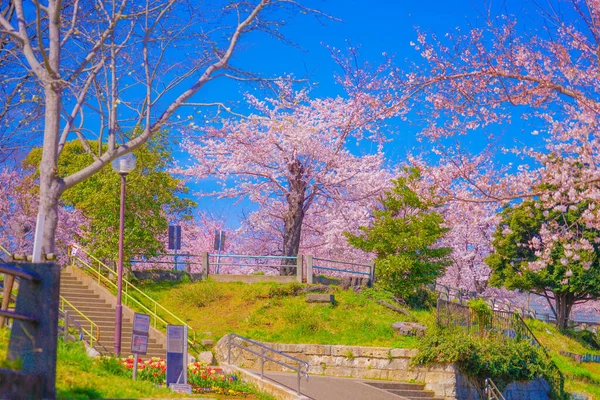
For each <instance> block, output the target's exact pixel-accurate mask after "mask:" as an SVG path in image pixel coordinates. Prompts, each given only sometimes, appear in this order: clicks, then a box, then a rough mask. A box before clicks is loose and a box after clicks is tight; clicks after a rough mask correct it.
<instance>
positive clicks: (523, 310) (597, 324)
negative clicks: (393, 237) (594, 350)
mask: <svg viewBox="0 0 600 400" xmlns="http://www.w3.org/2000/svg"><path fill="white" fill-rule="evenodd" d="M428 287H429V289H431V290H433V291H435V292H436V293H437V294H438V295H439V297H440V298H442V299H443V300H446V301H451V300H456V301H458V303H459V304H463V303H464V302H466V301H468V300H473V299H482V300H484V301H486V302H487V303H488V305H489V306H490V307H491V308H492V310H496V311H507V312H517V313H519V314H520V315H521V316H522V317H525V318H533V319H538V320H540V321H544V322H547V323H550V322H556V318H554V316H553V315H551V314H547V313H540V312H538V311H536V310H534V309H532V308H529V306H527V307H523V306H519V305H516V304H514V303H513V302H511V301H509V300H505V299H499V298H495V297H491V296H483V295H481V294H479V293H477V292H473V291H468V290H465V289H460V288H456V287H452V286H448V285H442V284H439V283H435V284H433V285H429V286H428ZM524 295H527V296H539V297H542V296H540V295H538V294H535V293H525V294H524ZM527 303H528V304H529V301H528V302H527ZM569 325H570V326H571V327H572V328H573V327H582V328H583V329H588V330H589V329H590V328H593V329H592V331H594V332H598V330H600V329H599V328H600V321H584V320H577V319H570V320H569Z"/></svg>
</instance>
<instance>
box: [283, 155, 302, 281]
mask: <svg viewBox="0 0 600 400" xmlns="http://www.w3.org/2000/svg"><path fill="white" fill-rule="evenodd" d="M288 169H289V172H290V175H289V178H288V184H289V191H288V194H287V195H286V200H287V203H288V210H287V213H286V214H285V216H284V218H283V221H284V227H283V255H284V256H287V257H297V256H298V250H299V249H300V236H301V234H302V221H303V220H304V202H305V200H306V182H304V179H303V178H304V167H303V166H302V163H301V162H300V160H298V159H296V160H294V161H292V162H290V164H289V167H288ZM281 265H282V267H281V275H293V274H295V273H296V268H295V266H296V260H294V259H290V258H286V259H283V260H282V262H281ZM292 265H293V267H292Z"/></svg>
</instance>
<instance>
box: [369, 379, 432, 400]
mask: <svg viewBox="0 0 600 400" xmlns="http://www.w3.org/2000/svg"><path fill="white" fill-rule="evenodd" d="M365 383H366V384H367V385H370V386H373V387H376V388H378V389H382V390H385V391H386V392H389V393H391V394H395V395H397V396H401V397H403V398H405V399H409V400H444V399H443V398H441V397H435V393H434V392H432V391H431V390H425V384H422V383H400V382H365Z"/></svg>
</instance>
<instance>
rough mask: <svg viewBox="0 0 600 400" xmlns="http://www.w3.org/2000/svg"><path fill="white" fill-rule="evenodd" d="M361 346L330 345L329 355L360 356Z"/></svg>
mask: <svg viewBox="0 0 600 400" xmlns="http://www.w3.org/2000/svg"><path fill="white" fill-rule="evenodd" d="M362 349H363V348H362V347H360V346H331V355H332V356H335V357H348V355H350V354H352V357H360V356H362Z"/></svg>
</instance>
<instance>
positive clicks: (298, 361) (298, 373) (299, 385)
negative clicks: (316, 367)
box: [298, 361, 300, 396]
mask: <svg viewBox="0 0 600 400" xmlns="http://www.w3.org/2000/svg"><path fill="white" fill-rule="evenodd" d="M298 396H300V361H298Z"/></svg>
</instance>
